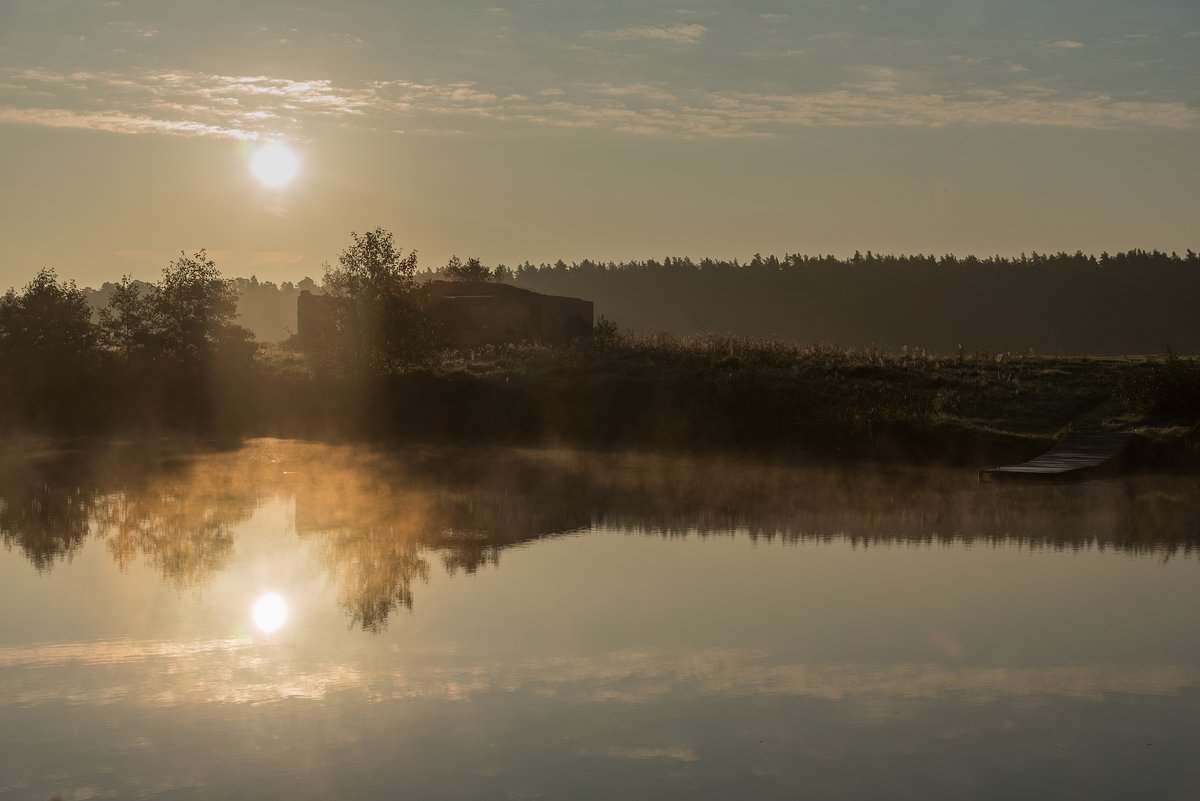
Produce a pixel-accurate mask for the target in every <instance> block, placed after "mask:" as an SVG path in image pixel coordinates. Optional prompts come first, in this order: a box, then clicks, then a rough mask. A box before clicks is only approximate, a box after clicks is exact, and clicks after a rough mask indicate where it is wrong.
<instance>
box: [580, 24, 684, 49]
mask: <svg viewBox="0 0 1200 801" xmlns="http://www.w3.org/2000/svg"><path fill="white" fill-rule="evenodd" d="M706 33H708V28H706V27H704V26H703V25H699V24H697V23H694V22H690V23H680V24H678V25H631V26H629V27H625V28H617V29H616V30H614V31H588V33H587V34H585V35H586V36H587V37H588V38H591V39H605V40H608V41H613V42H671V43H673V44H683V45H692V44H697V43H698V42H699V41H700V40H701V39H703V38H704V34H706Z"/></svg>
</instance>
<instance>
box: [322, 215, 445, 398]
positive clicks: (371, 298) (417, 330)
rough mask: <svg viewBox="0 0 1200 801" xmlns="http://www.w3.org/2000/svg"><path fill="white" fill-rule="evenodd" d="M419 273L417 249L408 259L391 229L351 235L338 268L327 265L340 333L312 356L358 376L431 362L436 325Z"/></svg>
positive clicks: (328, 290)
mask: <svg viewBox="0 0 1200 801" xmlns="http://www.w3.org/2000/svg"><path fill="white" fill-rule="evenodd" d="M416 270H417V253H416V251H415V250H414V251H410V252H409V253H408V254H407V255H405V254H404V252H403V250H402V249H400V248H397V247H396V245H395V242H394V241H393V239H392V234H391V232H390V231H386V230H384V229H383V228H375V229H374V230H372V231H368V232H366V233H365V234H361V235H360V234H358V233H356V232H351V234H350V246H349V247H347V248H346V249H345V250H343V251H342V253H341V255H339V256H338V264H337V266H336V267H331V266H329V265H328V264H327V265H325V276H324V290H325V294H326V295H328V296H329V297H330V303H332V304H333V316H334V320H335V328H336V331H335V333H334V336H333V337H332V340H333V341H329V342H324V343H321V344H320V346H319V348H320V351H321V352H320V353H314V354H313V355H315V356H317V357H318V358H319V359H321V361H323V362H324V363H325V366H330V367H334V366H336V367H338V368H340V369H342V370H344V371H347V372H350V373H351V374H352V375H357V376H359V377H362V376H365V375H367V374H380V373H386V372H389V371H392V370H394V369H397V368H398V367H401V366H403V365H406V364H412V363H415V362H420V361H423V360H424V359H426V358H428V356H429V355H430V354H431V353H432V350H433V327H432V324H431V322H430V320H429V318H428V317H426V316H425V315H424V313H422V312H421V310H420V292H419V289H418V287H417V283H416V278H415V273H416Z"/></svg>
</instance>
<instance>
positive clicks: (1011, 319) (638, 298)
mask: <svg viewBox="0 0 1200 801" xmlns="http://www.w3.org/2000/svg"><path fill="white" fill-rule="evenodd" d="M412 279H413V281H414V282H415V284H418V285H419V284H421V283H423V282H427V281H430V280H438V279H441V280H461V281H500V282H504V283H510V284H513V285H515V286H518V287H521V288H525V289H531V290H534V291H537V292H545V293H549V294H556V295H567V296H571V297H581V298H585V299H587V300H591V301H593V302H594V303H595V309H596V313H597V315H600V316H603V317H604V318H606V319H607V320H609V321H613V322H615V323H616V324H617V325H619V326H620V328H622V329H623V330H627V331H640V332H650V331H665V332H667V333H671V334H674V335H677V336H688V335H693V334H705V333H722V334H733V335H738V336H750V337H766V338H775V339H785V340H791V341H795V342H802V343H812V342H831V343H836V344H839V345H845V346H857V347H866V346H881V347H885V348H890V349H894V350H898V349H901V348H904V347H908V348H920V349H925V350H929V351H932V352H935V353H955V352H957V351H958V350H959V349H960V348H961V349H964V350H966V351H968V352H977V351H990V352H1027V351H1028V350H1030V349H1032V350H1033V351H1035V352H1037V353H1042V354H1074V355H1087V354H1090V355H1111V354H1129V353H1161V352H1163V350H1164V349H1165V348H1166V347H1168V346H1170V347H1173V348H1174V349H1176V350H1177V351H1179V352H1182V353H1198V352H1200V327H1197V326H1195V325H1193V324H1192V323H1191V318H1192V315H1193V311H1192V308H1191V307H1192V299H1193V298H1196V297H1200V255H1197V254H1196V253H1195V252H1193V251H1190V250H1189V251H1187V252H1186V253H1184V254H1182V255H1180V254H1176V253H1164V252H1162V251H1157V250H1150V251H1146V250H1130V251H1127V252H1122V253H1116V254H1109V253H1101V254H1099V255H1088V254H1083V253H1080V252H1076V253H1055V254H1042V253H1032V254H1022V255H1020V256H1018V257H1015V258H1005V257H1002V256H992V257H989V258H976V257H974V256H965V257H958V256H954V255H944V256H934V255H921V254H917V255H911V256H892V255H883V254H878V253H872V252H869V251H868V252H867V253H865V254H855V255H853V256H851V257H850V258H845V259H843V258H836V257H833V256H804V255H799V254H785V255H784V256H783V257H782V258H780V257H776V256H760V255H755V256H754V257H753V258H751V259H749V260H748V261H738V260H719V259H700V260H698V261H695V260H692V259H688V258H664V259H662V260H655V259H650V260H645V261H625V262H600V261H588V260H584V261H581V262H574V263H569V264H568V263H566V262H563V261H558V262H554V263H544V264H532V263H530V262H525V263H522V264H518V265H516V266H513V267H509V266H507V265H504V264H498V265H486V264H484V263H482V262H481V260H480V259H478V258H467V259H460V258H459V257H457V256H454V257H451V258H450V259H449V260H448V261H447V263H446V264H445V265H443V266H441V267H437V268H434V269H428V268H426V269H421V268H414V270H413V272H412ZM233 286H234V289H235V290H236V293H237V308H238V314H239V318H238V322H239V323H240V324H242V325H244V326H246V327H248V328H250V329H251V330H252V331H254V333H255V335H256V336H257V338H258V339H259V340H260V341H264V342H266V341H281V340H284V339H286V338H287V337H288V335H289V334H291V333H293V332H294V331H295V330H296V301H297V298H298V297H299V295H300V292H301V291H303V290H306V289H307V290H309V291H313V292H319V291H321V289H320V284H319V283H318V282H316V281H313V280H312V279H311V278H305V279H304V280H302V281H299V282H297V283H291V282H284V283H281V284H278V285H277V284H273V283H271V282H259V281H258V280H257V279H255V278H250V279H244V278H238V279H234V284H233ZM114 288H115V285H113V284H105V285H104V286H103V287H102V288H101V290H99V291H94V292H93V291H90V290H85V292H87V293H88V298H89V302H91V303H92V304H93V305H94V306H97V307H100V306H103V305H104V304H105V303H107V300H108V298H109V297H110V296H111V294H112V292H113V291H114Z"/></svg>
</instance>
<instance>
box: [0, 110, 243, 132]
mask: <svg viewBox="0 0 1200 801" xmlns="http://www.w3.org/2000/svg"><path fill="white" fill-rule="evenodd" d="M0 122H10V123H20V124H24V125H38V126H41V127H43V128H84V129H88V130H92V131H106V132H108V133H118V134H144V133H160V134H174V135H178V136H205V137H215V138H220V139H240V140H252V139H258V138H259V135H258V134H257V133H255V132H253V131H245V130H242V129H240V128H225V127H222V126H220V125H209V124H205V123H202V122H195V121H191V120H164V119H155V118H152V117H138V116H132V115H129V114H124V113H122V112H107V113H101V112H74V111H68V110H65V109H50V108H13V107H11V106H0Z"/></svg>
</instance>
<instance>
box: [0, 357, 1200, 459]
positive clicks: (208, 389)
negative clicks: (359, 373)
mask: <svg viewBox="0 0 1200 801" xmlns="http://www.w3.org/2000/svg"><path fill="white" fill-rule="evenodd" d="M1180 361H1181V362H1182V363H1183V365H1184V367H1183V368H1179V369H1185V370H1192V369H1195V368H1194V364H1195V363H1194V362H1191V361H1189V360H1180ZM1163 365H1164V362H1163V361H1162V360H1158V359H1153V358H1146V357H1127V358H1106V359H1099V358H1083V357H1078V358H1071V357H1039V356H1017V357H1014V356H1011V355H1008V354H998V355H997V354H974V355H964V356H960V357H934V356H929V355H925V354H922V355H920V356H913V355H910V354H888V353H885V352H881V351H874V350H859V351H852V350H842V349H835V348H831V347H809V348H805V347H801V346H796V345H790V344H785V343H776V342H765V341H753V340H738V339H730V338H707V339H698V340H676V339H673V338H670V337H649V338H638V339H633V338H623V337H622V338H620V339H619V340H617V341H612V342H607V343H604V342H596V341H592V340H589V341H582V342H580V343H577V344H575V345H570V346H564V347H559V348H545V347H540V346H536V345H515V346H506V347H500V348H484V349H480V350H477V351H474V352H468V351H464V352H446V353H443V354H441V355H440V357H439V358H438V359H437V361H436V362H435V363H433V364H430V365H427V366H424V367H418V368H410V369H408V370H404V371H401V372H397V373H393V374H391V375H387V376H382V377H377V378H369V379H365V380H361V381H349V380H346V379H345V378H338V377H334V376H330V375H323V374H320V373H317V372H314V371H313V370H311V369H310V368H309V367H308V366H307V364H306V362H305V361H304V358H303V356H301V355H300V354H298V353H294V352H290V351H286V350H282V349H278V348H265V349H264V350H263V351H262V352H261V353H260V355H259V357H258V358H257V359H256V361H255V364H254V366H253V368H252V369H251V370H248V371H241V372H239V373H238V374H236V375H233V376H222V375H219V374H210V375H199V376H195V375H193V376H190V377H186V378H185V379H180V378H179V377H178V376H175V377H171V376H155V375H150V374H145V373H143V374H141V375H140V376H137V377H136V379H137V380H136V381H133V382H132V383H133V384H134V385H135V386H134V387H131V386H129V383H128V382H119V381H114V380H112V379H111V378H109V379H108V380H105V381H103V382H100V383H94V384H92V385H91V386H86V385H84V386H79V387H78V388H77V389H78V392H77V393H76V394H74V395H72V396H70V397H67V398H61V399H60V398H56V399H55V403H58V404H59V406H60V407H61V408H59V409H58V411H60V412H69V411H70V409H71V407H72V405H78V406H81V407H85V408H86V409H87V410H88V412H89V413H88V414H85V415H71V414H62V415H59V416H58V418H57V419H51V420H49V421H41V423H40V424H39V421H37V420H31V421H27V422H25V421H22V420H20V418H19V417H17V416H13V415H11V414H10V415H9V419H8V420H7V421H6V422H7V425H6V426H5V427H4V430H0V437H4V438H13V437H17V438H19V437H21V436H23V435H29V436H32V437H35V438H38V439H42V440H43V441H56V442H59V443H62V444H65V445H68V446H71V447H85V448H86V447H91V445H92V444H95V445H102V444H103V443H106V442H111V441H113V440H114V439H117V440H120V439H128V440H134V441H138V442H143V443H148V442H153V441H156V440H158V439H160V438H161V439H165V440H166V441H173V442H189V441H191V442H195V443H197V444H202V445H204V444H206V446H207V447H212V446H216V447H221V446H222V445H223V444H236V443H237V442H239V441H241V440H243V439H248V438H255V437H281V438H294V439H301V440H311V441H327V442H338V441H353V442H364V443H369V444H372V445H377V446H382V447H402V446H405V445H418V444H419V445H450V446H459V447H472V448H486V447H494V446H497V447H554V448H569V449H576V450H583V451H588V450H591V451H598V452H621V451H629V452H644V453H667V454H721V455H727V456H731V457H737V458H745V459H748V460H769V461H784V462H787V461H798V460H810V459H813V458H818V459H823V460H830V461H832V462H839V461H843V460H845V461H851V462H878V463H885V464H886V463H909V464H947V465H954V466H962V467H975V468H978V467H983V466H992V465H996V464H1001V463H1008V462H1013V461H1021V460H1024V459H1027V458H1029V457H1031V456H1034V455H1037V454H1038V453H1040V452H1042V451H1043V450H1045V449H1046V448H1048V447H1050V446H1051V445H1053V444H1054V443H1055V442H1056V441H1058V440H1060V439H1061V438H1062V437H1064V436H1066V435H1067V434H1069V433H1071V432H1078V431H1130V432H1133V433H1134V434H1135V438H1134V441H1133V442H1132V443H1131V445H1130V446H1129V448H1128V449H1127V451H1126V453H1125V454H1124V456H1123V457H1122V465H1123V466H1124V467H1125V468H1126V469H1130V470H1136V471H1150V470H1180V469H1184V470H1190V469H1196V468H1198V467H1200V424H1197V423H1196V420H1195V413H1193V415H1192V418H1191V419H1188V417H1187V416H1186V415H1183V416H1181V415H1179V414H1175V415H1164V414H1162V413H1156V412H1155V410H1154V408H1153V407H1152V406H1146V404H1145V402H1144V399H1142V400H1139V399H1140V398H1141V396H1139V395H1135V394H1131V393H1132V392H1133V390H1137V391H1140V392H1142V395H1145V394H1146V393H1147V392H1150V393H1151V394H1153V392H1156V391H1157V392H1161V391H1162V390H1158V389H1155V386H1157V385H1154V384H1153V382H1152V381H1150V382H1149V383H1147V382H1148V381H1149V379H1150V378H1154V376H1155V375H1157V373H1158V372H1163V371H1164V370H1166V369H1167V368H1166V367H1164V366H1163ZM1172 369H1174V368H1172ZM1156 371H1157V372H1156ZM1189 375H1190V373H1189ZM1131 386H1132V387H1133V390H1130V389H1129V387H1131ZM1146 386H1149V387H1150V389H1149V390H1146V389H1145V387H1146ZM130 390H133V391H130ZM1131 398H1132V400H1131ZM1151 400H1153V398H1151ZM1137 402H1142V403H1143V406H1145V409H1144V410H1143V411H1142V412H1141V413H1139V412H1138V411H1135V410H1134V409H1132V408H1131V406H1134V405H1135V404H1136V403H1137ZM49 408H51V409H52V410H53V409H54V404H53V403H52V404H49ZM1184 408H1185V410H1186V408H1187V407H1186V405H1185V406H1184ZM1196 411H1198V412H1200V409H1197V410H1196Z"/></svg>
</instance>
